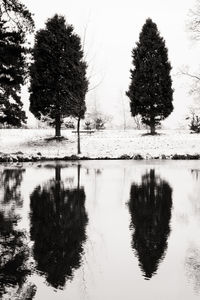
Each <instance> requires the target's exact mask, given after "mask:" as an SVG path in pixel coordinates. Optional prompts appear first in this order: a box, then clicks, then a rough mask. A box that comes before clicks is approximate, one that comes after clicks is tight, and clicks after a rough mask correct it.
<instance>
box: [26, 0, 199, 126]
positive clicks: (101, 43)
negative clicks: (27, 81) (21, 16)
mask: <svg viewBox="0 0 200 300" xmlns="http://www.w3.org/2000/svg"><path fill="white" fill-rule="evenodd" d="M22 2H23V3H24V4H25V5H26V6H27V7H28V8H29V10H30V11H31V12H32V13H33V14H34V20H35V24H36V30H38V29H40V28H44V26H45V22H46V20H47V19H48V18H51V17H52V16H53V15H54V14H55V13H58V14H61V15H64V16H65V18H66V21H67V23H68V24H72V25H73V26H74V30H75V32H76V33H77V34H79V36H80V37H81V38H82V42H83V43H84V51H85V58H86V60H87V63H88V75H89V77H90V90H89V92H88V94H87V98H86V103H87V106H88V110H89V111H91V110H92V109H93V108H94V107H96V108H97V109H98V110H100V111H101V112H103V113H104V114H106V115H110V116H111V117H112V123H113V124H115V125H119V124H122V123H123V103H124V107H125V112H126V119H127V120H131V119H132V118H131V115H130V109H129V99H128V98H127V97H126V96H125V92H126V90H127V89H128V86H129V83H130V68H131V67H132V65H131V61H132V59H131V50H132V49H133V47H135V44H136V42H137V41H138V38H139V33H140V31H141V28H142V26H143V24H144V23H145V21H146V19H147V18H151V19H152V20H153V21H154V22H155V23H156V24H157V26H158V29H159V31H160V34H161V36H162V37H163V38H164V39H165V41H166V46H167V48H168V51H169V60H170V62H171V64H172V67H173V69H172V72H171V74H172V79H173V88H174V101H173V103H174V111H173V113H172V114H171V115H170V117H169V118H168V119H167V120H166V121H165V123H164V124H165V126H167V127H170V128H174V127H178V126H180V125H181V124H182V121H183V120H184V119H185V114H186V113H187V112H188V107H189V106H190V105H191V104H192V102H193V99H192V97H191V96H190V95H189V93H188V92H189V88H190V79H189V78H187V77H184V76H177V73H178V71H179V69H180V68H183V66H186V65H188V66H189V67H190V68H191V69H192V70H195V69H197V70H198V66H199V63H198V56H199V55H198V52H199V48H200V44H198V43H194V42H192V41H191V40H190V38H189V34H188V32H187V30H186V22H187V19H188V12H189V9H191V8H193V7H194V4H195V0H190V1H188V0H168V1H164V0H151V1H149V0H139V1H138V0H137V1H136V0H123V1H122V0H101V1H100V0H84V1H81V0H57V1H46V0H43V1H41V0H40V1H39V0H34V1H33V0H22ZM199 70H200V66H199ZM23 99H24V102H25V107H26V108H28V105H29V103H28V94H27V92H26V91H25V90H24V92H23ZM29 116H30V115H29ZM29 122H30V123H31V122H33V118H31V117H30V118H29ZM132 122H133V121H132Z"/></svg>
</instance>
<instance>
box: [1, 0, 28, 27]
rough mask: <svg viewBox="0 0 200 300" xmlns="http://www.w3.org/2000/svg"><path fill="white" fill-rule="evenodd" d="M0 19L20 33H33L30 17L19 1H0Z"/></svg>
mask: <svg viewBox="0 0 200 300" xmlns="http://www.w3.org/2000/svg"><path fill="white" fill-rule="evenodd" d="M0 18H1V19H3V20H4V21H6V22H8V23H9V25H11V26H12V27H15V29H16V28H17V29H18V30H20V31H21V30H22V31H23V32H26V31H29V32H32V31H33V28H34V21H33V18H32V15H31V13H30V11H29V10H28V9H27V7H26V6H25V5H24V4H22V3H21V2H20V1H19V0H0Z"/></svg>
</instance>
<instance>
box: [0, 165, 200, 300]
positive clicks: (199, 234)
mask: <svg viewBox="0 0 200 300" xmlns="http://www.w3.org/2000/svg"><path fill="white" fill-rule="evenodd" d="M0 263H1V269H0V298H2V299H17V300H20V299H23V300H24V299H36V300H43V299H48V300H51V299H52V300H57V299H59V300H61V299H63V300H64V299H70V300H71V299H72V300H80V299H81V300H84V299H86V300H90V299H91V300H102V299H103V300H111V299H115V300H121V299H126V300H129V299H130V300H132V299H137V300H140V299H141V300H143V299H147V298H148V299H149V300H150V299H152V300H157V299H158V300H160V299H162V300H163V299H164V300H165V299H166V300H178V299H181V300H188V299H190V300H193V299H200V162H199V161H83V162H81V163H80V164H78V163H76V162H75V163H72V162H70V163H63V162H57V163H52V162H49V163H42V164H41V163H33V164H31V163H27V164H17V165H13V164H12V165H9V164H6V165H1V166H0Z"/></svg>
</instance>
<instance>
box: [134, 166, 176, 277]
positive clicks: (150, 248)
mask: <svg viewBox="0 0 200 300" xmlns="http://www.w3.org/2000/svg"><path fill="white" fill-rule="evenodd" d="M128 206H129V211H130V215H131V230H133V229H134V230H133V236H132V247H133V249H135V250H136V255H137V257H138V260H139V265H140V267H141V269H142V272H143V274H144V277H145V278H146V279H150V278H151V277H152V276H153V275H154V274H155V273H156V271H157V268H158V265H159V263H160V261H161V260H162V259H163V257H164V253H165V250H166V248H167V239H168V236H169V233H170V225H169V223H170V218H171V208H172V189H171V187H170V186H169V184H168V183H167V182H166V181H164V180H162V179H161V178H160V177H159V176H156V175H155V171H154V170H150V172H147V173H146V174H145V175H143V176H142V183H141V184H140V185H138V184H135V183H133V184H132V186H131V191H130V201H129V203H128Z"/></svg>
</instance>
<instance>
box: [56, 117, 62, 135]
mask: <svg viewBox="0 0 200 300" xmlns="http://www.w3.org/2000/svg"><path fill="white" fill-rule="evenodd" d="M55 123H56V132H55V134H56V135H55V136H56V137H60V136H61V131H60V128H61V121H60V114H58V115H57V116H56V119H55Z"/></svg>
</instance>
